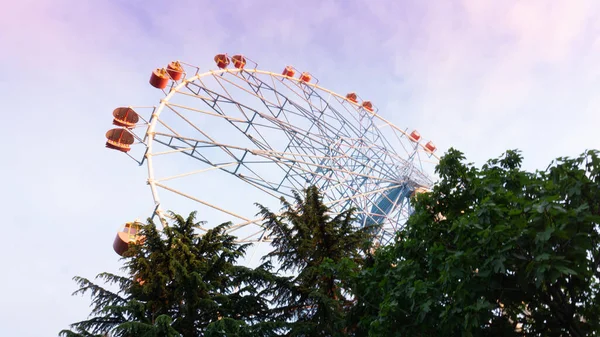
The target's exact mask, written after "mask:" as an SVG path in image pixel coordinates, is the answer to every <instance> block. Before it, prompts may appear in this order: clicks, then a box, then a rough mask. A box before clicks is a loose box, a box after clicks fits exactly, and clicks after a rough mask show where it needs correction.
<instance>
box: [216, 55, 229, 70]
mask: <svg viewBox="0 0 600 337" xmlns="http://www.w3.org/2000/svg"><path fill="white" fill-rule="evenodd" d="M215 63H216V64H217V67H219V68H220V69H225V68H227V66H228V65H229V57H227V55H226V54H217V55H216V56H215Z"/></svg>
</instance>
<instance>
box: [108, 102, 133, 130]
mask: <svg viewBox="0 0 600 337" xmlns="http://www.w3.org/2000/svg"><path fill="white" fill-rule="evenodd" d="M113 117H114V119H113V124H114V125H116V126H121V127H124V128H128V129H133V128H134V127H135V125H136V124H137V122H138V121H139V120H140V116H138V114H137V113H136V112H135V111H133V109H132V108H124V107H121V108H116V109H115V110H114V111H113Z"/></svg>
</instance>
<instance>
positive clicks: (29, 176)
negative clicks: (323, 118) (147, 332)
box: [0, 0, 600, 336]
mask: <svg viewBox="0 0 600 337" xmlns="http://www.w3.org/2000/svg"><path fill="white" fill-rule="evenodd" d="M3 14H4V15H3V17H4V19H3V20H1V21H0V46H2V52H1V53H0V64H2V66H1V67H0V69H1V70H2V71H1V73H2V74H3V76H2V78H0V98H2V102H3V107H2V109H3V111H4V112H3V113H2V117H3V120H4V123H3V125H4V131H3V137H2V139H3V140H4V142H3V144H4V145H3V146H2V149H3V155H2V157H1V158H2V159H0V162H1V163H2V165H0V174H1V175H2V176H3V177H4V184H3V188H2V193H0V203H1V205H2V208H3V209H4V221H3V222H4V228H3V229H4V233H5V234H4V235H5V238H4V240H3V245H2V246H1V247H0V253H2V254H1V255H2V260H1V264H2V270H3V273H2V276H1V277H0V289H1V291H2V303H3V305H2V306H0V317H2V319H1V323H3V324H0V335H3V336H47V335H54V334H57V333H58V332H59V331H60V330H61V329H64V328H67V327H68V324H69V323H72V322H75V321H77V320H81V319H84V318H86V316H87V314H88V313H89V307H88V305H89V299H88V298H87V297H81V296H74V297H73V296H71V293H72V292H73V291H74V290H76V284H75V283H74V282H73V281H72V280H71V278H72V277H73V276H75V275H80V276H84V277H89V278H93V276H94V275H96V274H97V273H99V272H102V271H110V272H118V270H119V267H120V262H119V259H118V256H117V255H116V254H115V253H114V252H113V250H112V247H111V245H112V240H113V239H114V236H115V233H116V231H117V230H118V229H119V226H120V225H121V224H122V223H123V222H125V221H130V220H131V219H133V218H137V217H140V218H144V217H145V216H146V214H148V213H149V212H150V211H151V210H152V198H151V194H150V191H149V189H148V187H147V185H146V183H145V180H146V178H147V176H146V171H145V169H144V168H143V167H138V166H136V164H135V163H134V162H133V161H131V160H130V159H127V158H126V157H125V156H122V155H120V154H118V153H116V152H115V151H109V150H107V149H105V147H104V133H105V132H106V131H107V130H108V129H109V128H111V124H110V123H111V119H112V116H111V113H112V110H113V109H114V108H115V107H117V106H128V105H157V104H158V100H159V99H160V98H161V97H160V95H158V94H157V92H156V90H155V89H154V88H151V87H150V86H149V85H148V78H149V75H150V72H151V71H152V70H153V69H155V68H156V67H160V66H163V65H164V64H166V63H168V62H169V61H172V60H177V59H179V60H185V61H186V62H189V63H193V64H196V65H198V66H199V67H200V68H201V69H205V70H208V69H214V68H215V66H214V63H213V61H212V59H213V57H214V55H215V54H218V53H229V54H230V55H231V54H236V53H243V54H245V55H247V56H248V57H250V58H252V59H253V60H256V61H257V62H258V63H259V68H261V69H265V70H271V71H274V72H280V71H281V69H283V67H284V66H285V65H288V64H292V65H294V66H295V67H296V68H298V69H306V70H309V71H310V72H311V73H313V74H315V76H317V77H318V78H319V80H320V82H319V83H320V84H322V85H323V86H324V87H326V88H328V89H331V90H333V91H335V92H339V93H346V92H349V91H356V92H358V93H359V94H360V95H361V96H362V97H368V98H369V99H370V100H371V101H373V102H374V103H376V104H377V106H378V107H379V109H380V114H381V115H382V116H383V117H385V118H386V119H388V120H390V121H391V122H393V123H394V124H396V125H398V126H400V127H402V128H410V129H412V128H416V129H418V130H419V132H420V133H421V134H422V135H423V137H424V138H426V139H431V140H432V141H433V142H434V143H435V144H436V145H437V147H438V149H439V150H438V151H439V153H440V154H443V152H444V151H445V150H447V149H448V148H450V147H454V148H457V149H459V150H461V151H462V152H464V153H465V155H466V157H467V159H468V160H469V161H471V162H474V163H476V164H478V165H480V164H482V163H483V162H485V160H487V159H489V158H492V157H496V156H499V155H500V154H502V152H504V151H505V150H507V149H520V150H522V152H523V155H524V157H525V161H524V166H525V168H527V169H529V170H535V169H544V168H545V167H546V166H547V165H548V164H549V163H550V161H551V160H552V159H554V158H556V157H561V156H576V155H578V154H580V153H581V152H583V151H584V150H586V149H591V148H596V149H597V148H600V135H599V134H598V133H597V128H598V125H599V123H600V117H599V115H598V111H599V109H600V95H598V91H599V89H600V62H598V60H600V34H599V32H600V17H599V14H600V2H597V1H595V0H579V1H568V0H564V1H560V0H529V1H519V0H506V1H492V0H440V1H436V2H435V3H434V2H425V1H405V0H402V1H399V0H393V1H392V0H389V1H388V0H369V1H366V0H365V1H358V0H348V1H342V0H321V1H316V0H304V1H302V2H299V1H281V0H274V1H267V0H252V1H241V0H238V1H230V0H223V1H207V0H189V1H188V0H183V1H169V2H164V1H158V0H145V1H141V0H128V1H116V0H102V1H99V0H96V1H92V0H90V1H74V0H72V1H68V0H20V1H10V2H9V3H7V4H5V5H4V6H3Z"/></svg>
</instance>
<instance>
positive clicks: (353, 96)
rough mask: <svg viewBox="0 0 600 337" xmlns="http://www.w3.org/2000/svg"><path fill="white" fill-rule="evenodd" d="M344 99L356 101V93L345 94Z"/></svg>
mask: <svg viewBox="0 0 600 337" xmlns="http://www.w3.org/2000/svg"><path fill="white" fill-rule="evenodd" d="M346 99H347V100H349V101H350V102H352V103H358V97H357V96H356V93H354V92H351V93H349V94H347V95H346Z"/></svg>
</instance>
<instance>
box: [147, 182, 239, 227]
mask: <svg viewBox="0 0 600 337" xmlns="http://www.w3.org/2000/svg"><path fill="white" fill-rule="evenodd" d="M153 184H155V185H156V186H158V187H160V188H162V189H165V190H167V191H170V192H173V193H175V194H179V195H180V196H182V197H185V198H188V199H190V200H193V201H195V202H198V203H200V204H202V205H205V206H208V207H210V208H213V209H216V210H218V211H221V212H223V213H226V214H229V215H231V216H234V217H236V218H238V219H241V220H244V221H250V219H248V218H246V217H244V216H241V215H239V214H235V213H233V212H230V211H228V210H226V209H224V208H222V207H219V206H216V205H213V204H211V203H208V202H206V201H204V200H200V199H198V198H196V197H194V196H191V195H189V194H186V193H183V192H181V191H178V190H176V189H174V188H171V187H168V186H166V185H164V184H161V183H159V182H156V181H155V182H153Z"/></svg>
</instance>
